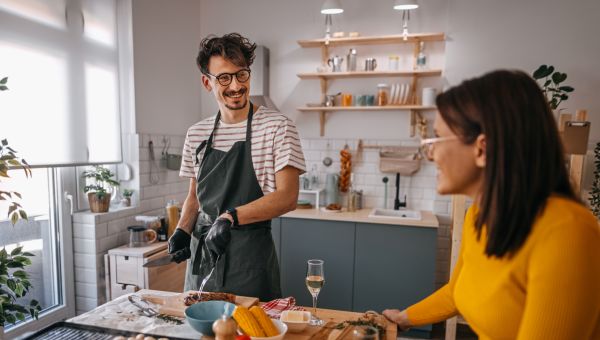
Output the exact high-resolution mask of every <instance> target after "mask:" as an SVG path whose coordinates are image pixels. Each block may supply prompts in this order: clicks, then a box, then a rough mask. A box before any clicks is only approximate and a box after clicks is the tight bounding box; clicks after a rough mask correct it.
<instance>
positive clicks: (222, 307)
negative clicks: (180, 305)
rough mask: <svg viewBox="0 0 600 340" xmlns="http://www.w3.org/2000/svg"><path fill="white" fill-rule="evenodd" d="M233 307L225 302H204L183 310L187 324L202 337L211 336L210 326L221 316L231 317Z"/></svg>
mask: <svg viewBox="0 0 600 340" xmlns="http://www.w3.org/2000/svg"><path fill="white" fill-rule="evenodd" d="M234 309H235V305H234V304H233V303H229V302H225V301H204V302H199V303H195V304H193V305H191V306H189V307H188V308H186V309H185V318H186V319H187V322H188V324H189V325H190V326H191V327H192V328H193V329H195V330H196V331H198V332H200V333H202V334H203V335H207V336H213V335H214V333H213V330H212V324H213V322H215V320H217V319H218V318H220V317H221V316H222V315H223V314H226V315H227V316H231V314H232V313H233V310H234Z"/></svg>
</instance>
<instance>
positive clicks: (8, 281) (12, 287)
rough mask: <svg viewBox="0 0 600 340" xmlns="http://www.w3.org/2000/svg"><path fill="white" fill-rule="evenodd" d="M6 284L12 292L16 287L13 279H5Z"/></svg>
mask: <svg viewBox="0 0 600 340" xmlns="http://www.w3.org/2000/svg"><path fill="white" fill-rule="evenodd" d="M6 286H7V287H8V289H10V290H12V291H13V292H14V291H15V289H16V288H17V283H16V282H15V280H14V279H8V280H6Z"/></svg>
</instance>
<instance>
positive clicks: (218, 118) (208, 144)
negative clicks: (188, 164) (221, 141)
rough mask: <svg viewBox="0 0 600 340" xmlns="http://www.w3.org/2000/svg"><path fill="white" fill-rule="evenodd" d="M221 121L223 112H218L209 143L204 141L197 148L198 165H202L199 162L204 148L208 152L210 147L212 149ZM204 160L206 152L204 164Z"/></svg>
mask: <svg viewBox="0 0 600 340" xmlns="http://www.w3.org/2000/svg"><path fill="white" fill-rule="evenodd" d="M220 120H221V110H219V112H217V116H216V117H215V125H214V126H213V129H212V131H211V132H210V136H209V137H208V141H205V140H203V141H202V143H200V145H198V147H197V148H196V164H201V163H200V162H199V161H198V154H200V151H202V149H203V148H204V147H206V150H208V149H209V148H210V147H212V141H213V137H214V134H215V131H216V130H217V127H218V126H219V121H220ZM204 158H206V152H205V153H204V156H203V157H202V161H203V162H204Z"/></svg>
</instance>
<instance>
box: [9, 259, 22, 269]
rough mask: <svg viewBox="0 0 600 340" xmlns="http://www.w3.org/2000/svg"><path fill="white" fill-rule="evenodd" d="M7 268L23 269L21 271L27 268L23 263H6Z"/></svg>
mask: <svg viewBox="0 0 600 340" xmlns="http://www.w3.org/2000/svg"><path fill="white" fill-rule="evenodd" d="M6 266H7V267H8V268H21V269H23V268H24V267H25V265H24V264H23V262H19V261H8V262H7V263H6Z"/></svg>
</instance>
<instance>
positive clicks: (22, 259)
mask: <svg viewBox="0 0 600 340" xmlns="http://www.w3.org/2000/svg"><path fill="white" fill-rule="evenodd" d="M13 260H14V261H17V262H20V263H23V264H25V265H26V266H29V265H30V264H31V260H30V259H28V258H27V257H25V256H15V257H13Z"/></svg>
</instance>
